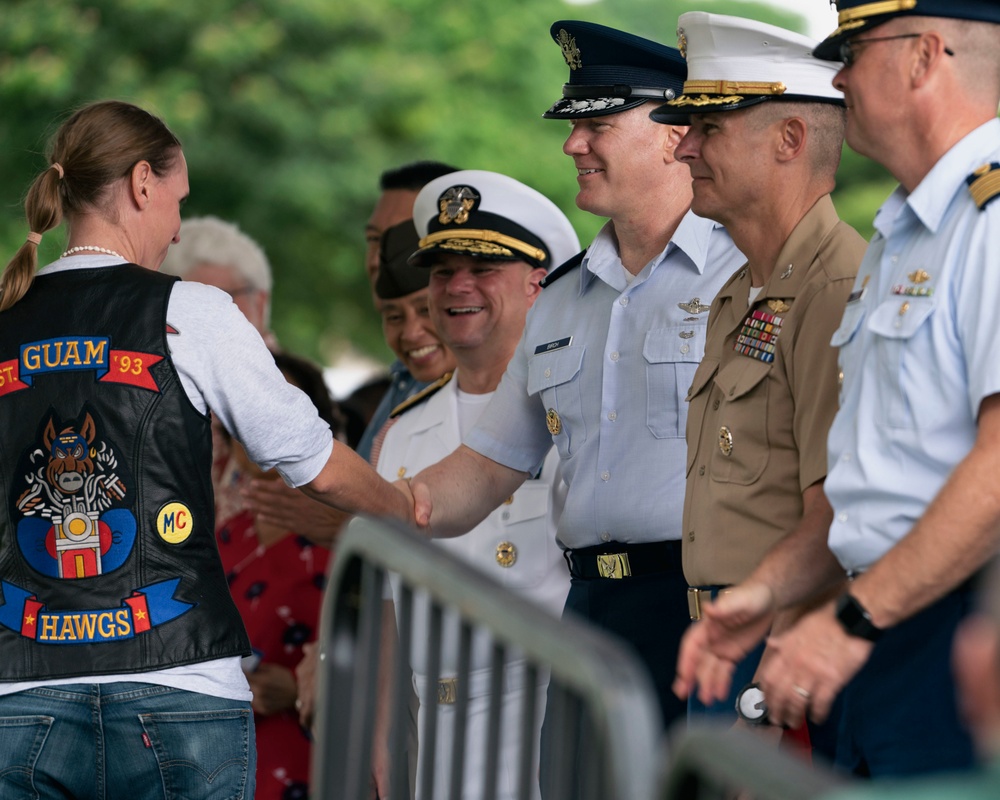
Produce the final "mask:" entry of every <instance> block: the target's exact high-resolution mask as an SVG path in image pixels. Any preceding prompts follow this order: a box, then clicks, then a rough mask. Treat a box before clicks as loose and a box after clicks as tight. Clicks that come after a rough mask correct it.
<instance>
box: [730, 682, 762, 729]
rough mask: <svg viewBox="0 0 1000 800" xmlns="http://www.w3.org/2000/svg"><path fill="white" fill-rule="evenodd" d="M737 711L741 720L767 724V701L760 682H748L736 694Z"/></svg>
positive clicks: (753, 723) (754, 723) (752, 723)
mask: <svg viewBox="0 0 1000 800" xmlns="http://www.w3.org/2000/svg"><path fill="white" fill-rule="evenodd" d="M736 713H737V715H738V716H739V718H740V719H741V720H743V721H744V722H746V723H748V724H750V725H767V724H769V722H768V719H767V703H766V702H764V693H763V692H762V691H761V690H760V684H758V683H748V684H747V685H746V686H744V687H743V688H742V689H741V690H740V693H739V694H738V695H736Z"/></svg>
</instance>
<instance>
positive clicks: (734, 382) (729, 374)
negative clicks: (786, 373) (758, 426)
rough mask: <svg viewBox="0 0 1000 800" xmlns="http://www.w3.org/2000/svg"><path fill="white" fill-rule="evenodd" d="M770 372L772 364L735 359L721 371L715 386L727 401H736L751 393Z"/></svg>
mask: <svg viewBox="0 0 1000 800" xmlns="http://www.w3.org/2000/svg"><path fill="white" fill-rule="evenodd" d="M770 371H771V364H765V363H764V362H763V361H758V360H757V359H756V358H748V357H741V358H735V359H733V360H732V361H730V362H729V363H728V364H726V366H724V367H723V368H722V369H720V370H719V373H718V375H716V376H715V384H716V386H718V387H719V389H720V390H721V391H722V394H723V395H724V396H725V398H726V399H727V400H735V399H736V398H738V397H742V396H743V395H745V394H747V393H748V392H750V391H751V390H752V389H753V388H754V387H755V386H757V384H759V383H760V382H761V381H762V380H764V378H766V377H767V375H768V373H769V372H770ZM761 423H762V424H763V420H762V421H761Z"/></svg>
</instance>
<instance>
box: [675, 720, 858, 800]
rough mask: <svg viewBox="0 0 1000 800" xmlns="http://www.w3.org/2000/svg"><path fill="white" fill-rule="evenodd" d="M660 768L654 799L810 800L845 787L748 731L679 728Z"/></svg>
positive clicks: (816, 766)
mask: <svg viewBox="0 0 1000 800" xmlns="http://www.w3.org/2000/svg"><path fill="white" fill-rule="evenodd" d="M659 765H660V768H661V769H662V772H661V774H660V783H659V789H658V790H657V793H656V797H657V800H730V798H734V797H738V798H742V799H744V800H811V799H812V798H822V797H823V796H824V795H827V794H829V793H830V792H832V791H833V790H834V789H837V788H840V787H842V786H843V785H844V783H845V779H844V778H843V777H841V776H838V775H836V774H834V772H833V771H832V770H831V769H829V768H827V767H825V766H823V765H821V764H812V765H810V764H809V763H807V762H806V761H805V760H804V759H803V758H802V757H800V756H796V755H794V754H790V753H787V752H784V751H781V750H779V749H778V747H777V746H776V745H775V744H774V743H771V742H767V741H764V740H763V739H762V738H761V737H760V736H758V735H756V734H755V733H753V732H751V731H740V730H726V729H725V728H723V727H718V726H709V725H701V726H698V725H692V726H691V727H690V728H688V729H687V730H686V731H684V730H678V731H677V732H676V734H675V735H673V736H671V739H670V743H669V746H667V745H664V750H663V752H662V754H661V757H660V759H659Z"/></svg>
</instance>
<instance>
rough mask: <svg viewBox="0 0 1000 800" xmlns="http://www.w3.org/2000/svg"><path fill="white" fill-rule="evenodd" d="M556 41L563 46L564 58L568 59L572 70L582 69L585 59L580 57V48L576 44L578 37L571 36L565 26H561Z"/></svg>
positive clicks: (567, 61)
mask: <svg viewBox="0 0 1000 800" xmlns="http://www.w3.org/2000/svg"><path fill="white" fill-rule="evenodd" d="M556 41H557V42H558V43H559V47H561V48H562V54H563V58H565V59H566V63H567V64H569V68H570V69H571V70H574V69H580V67H582V66H583V60H582V59H581V57H580V48H579V47H577V46H576V37H575V36H570V35H569V33H567V31H566V29H565V28H560V29H559V35H558V36H557V37H556Z"/></svg>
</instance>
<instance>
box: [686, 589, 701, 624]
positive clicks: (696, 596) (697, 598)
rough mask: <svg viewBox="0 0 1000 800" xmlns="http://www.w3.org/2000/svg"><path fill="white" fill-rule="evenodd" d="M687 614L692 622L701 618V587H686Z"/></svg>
mask: <svg viewBox="0 0 1000 800" xmlns="http://www.w3.org/2000/svg"><path fill="white" fill-rule="evenodd" d="M688 615H689V616H690V617H691V620H692V621H693V622H697V621H698V620H700V619H701V589H694V588H690V587H689V588H688Z"/></svg>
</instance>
